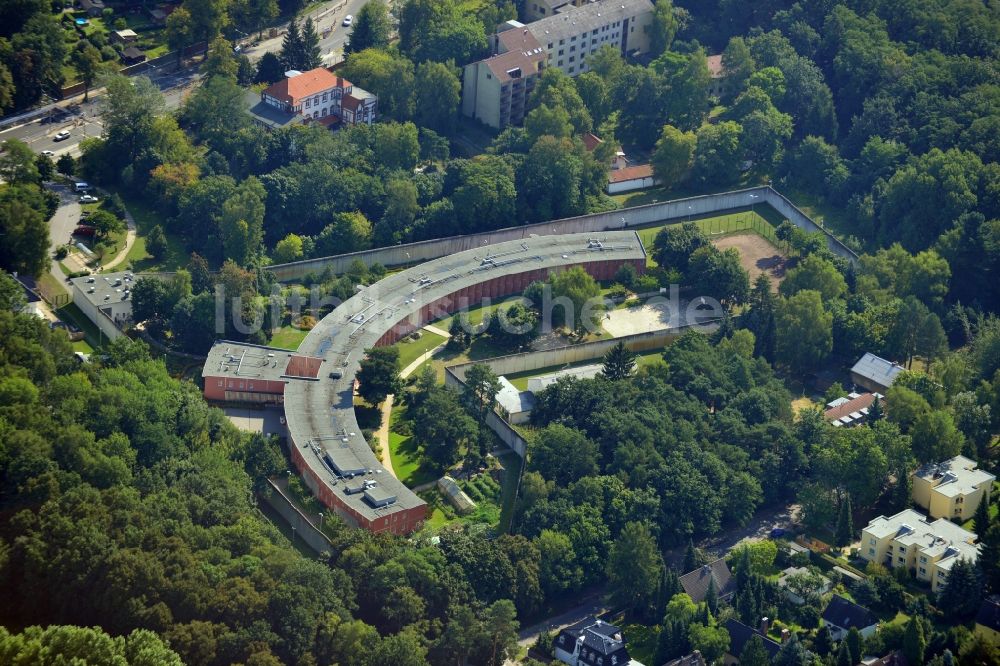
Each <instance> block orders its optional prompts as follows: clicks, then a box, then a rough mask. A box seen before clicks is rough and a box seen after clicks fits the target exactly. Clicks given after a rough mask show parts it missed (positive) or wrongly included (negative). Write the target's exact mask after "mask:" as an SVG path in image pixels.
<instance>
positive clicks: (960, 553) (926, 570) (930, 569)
mask: <svg viewBox="0 0 1000 666" xmlns="http://www.w3.org/2000/svg"><path fill="white" fill-rule="evenodd" d="M859 555H861V557H863V558H864V559H866V560H868V561H869V562H877V563H878V564H882V565H884V566H886V567H889V568H892V569H896V568H905V569H907V570H910V571H912V572H913V573H914V575H915V576H916V578H917V580H921V581H923V582H925V583H928V584H929V585H930V586H931V589H932V590H933V591H935V592H936V591H937V590H938V589H939V588H940V587H941V586H942V585H944V584H945V583H946V582H947V580H948V574H949V573H950V572H951V568H952V566H954V564H955V563H956V562H958V561H959V560H963V559H964V560H968V561H970V562H975V561H976V558H977V557H978V555H979V547H978V546H977V545H976V535H975V534H974V533H973V532H969V531H968V530H965V529H962V528H961V527H959V526H958V525H956V524H954V523H952V522H951V521H950V520H948V519H946V518H939V519H938V520H935V521H934V522H928V520H927V518H926V517H925V516H924V515H923V514H921V513H918V512H917V511H914V510H913V509H906V510H905V511H900V512H899V513H897V514H896V515H894V516H889V517H886V516H879V517H878V518H875V519H874V520H872V521H871V522H870V523H868V526H867V527H865V528H864V529H863V530H862V531H861V548H860V551H859Z"/></svg>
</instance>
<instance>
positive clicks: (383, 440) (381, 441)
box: [376, 324, 451, 485]
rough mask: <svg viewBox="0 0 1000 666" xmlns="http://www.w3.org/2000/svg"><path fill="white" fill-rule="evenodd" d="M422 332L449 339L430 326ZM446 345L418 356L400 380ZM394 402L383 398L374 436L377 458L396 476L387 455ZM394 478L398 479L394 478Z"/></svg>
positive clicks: (392, 397) (407, 367)
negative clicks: (380, 420)
mask: <svg viewBox="0 0 1000 666" xmlns="http://www.w3.org/2000/svg"><path fill="white" fill-rule="evenodd" d="M424 330H425V331H430V332H431V333H437V334H438V335H443V336H444V337H446V338H450V337H451V334H450V333H448V332H447V331H442V330H441V329H440V328H437V327H435V326H431V325H430V324H428V325H427V326H424ZM446 344H447V342H442V343H441V344H439V345H438V346H437V347H435V348H434V349H431V350H430V351H426V352H424V353H423V354H421V355H420V356H418V357H417V358H416V360H414V361H413V362H412V363H410V364H409V365H408V366H406V367H405V368H403V370H402V372H400V373H399V376H400V378H401V379H406V378H407V377H409V376H410V375H412V374H413V373H414V372H416V371H417V368H419V367H420V366H421V365H423V364H424V363H426V362H427V360H428V359H430V358H431V357H432V356H434V355H435V354H437V353H438V352H440V351H441V350H442V349H444V347H445V345H446ZM394 400H395V396H392V395H387V396H386V397H385V401H383V402H382V414H381V418H382V425H381V426H379V429H378V432H377V433H376V435H377V436H378V446H379V450H380V451H381V452H382V453H381V455H380V456H379V457H380V458H381V460H382V466H383V467H385V469H386V470H387V471H388V472H389V474H392V475H393V476H396V470H394V469H393V468H392V457H391V456H390V455H389V421H390V420H391V419H392V403H393V401H394ZM396 478H399V477H398V476H396ZM425 485H426V484H425Z"/></svg>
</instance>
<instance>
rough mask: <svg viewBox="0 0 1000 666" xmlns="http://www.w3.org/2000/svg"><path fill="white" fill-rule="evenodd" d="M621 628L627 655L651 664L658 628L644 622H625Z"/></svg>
mask: <svg viewBox="0 0 1000 666" xmlns="http://www.w3.org/2000/svg"><path fill="white" fill-rule="evenodd" d="M621 630H622V635H623V636H624V637H625V640H627V641H628V653H629V656H631V657H632V658H633V659H635V660H636V661H640V662H642V663H644V664H652V663H653V656H654V655H655V654H656V638H657V636H658V635H659V633H660V632H659V630H658V629H657V628H656V627H647V626H646V625H644V624H626V625H624V626H622V627H621Z"/></svg>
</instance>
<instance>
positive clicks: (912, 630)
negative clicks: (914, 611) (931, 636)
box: [903, 617, 927, 664]
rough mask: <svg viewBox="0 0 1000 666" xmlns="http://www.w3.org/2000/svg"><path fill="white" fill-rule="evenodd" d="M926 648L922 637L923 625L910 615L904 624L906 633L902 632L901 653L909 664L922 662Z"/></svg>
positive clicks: (925, 642)
mask: <svg viewBox="0 0 1000 666" xmlns="http://www.w3.org/2000/svg"><path fill="white" fill-rule="evenodd" d="M926 649H927V640H926V639H925V638H924V627H923V625H921V623H920V619H919V618H916V617H911V618H910V621H909V622H908V623H907V624H906V633H905V634H903V655H904V656H905V657H906V661H907V663H909V664H922V663H924V651H925V650H926Z"/></svg>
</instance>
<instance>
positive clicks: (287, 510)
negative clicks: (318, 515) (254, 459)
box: [259, 479, 333, 553]
mask: <svg viewBox="0 0 1000 666" xmlns="http://www.w3.org/2000/svg"><path fill="white" fill-rule="evenodd" d="M259 496H260V498H261V499H262V500H264V502H266V503H267V505H268V506H269V507H271V508H272V509H274V510H275V511H276V512H278V515H280V516H281V517H282V518H284V519H285V522H287V523H288V524H289V525H291V526H292V528H293V529H294V530H295V538H297V539H302V540H303V541H305V542H306V545H307V546H309V547H310V548H312V549H313V550H314V551H316V552H317V553H323V552H331V551H332V550H333V546H332V545H331V544H330V540H329V539H327V538H326V537H325V536H324V535H323V533H322V532H320V531H319V529H317V528H316V526H315V525H313V524H312V523H311V522H309V519H308V518H306V516H305V514H304V513H302V511H300V510H299V509H298V507H296V506H295V504H293V503H292V500H291V499H289V498H288V497H287V496H285V494H284V492H282V490H281V488H280V487H279V486H278V485H277V484H276V483H275V482H274V481H272V480H271V479H268V480H267V487H266V488H264V490H263V491H262V492H261V493H260V495H259Z"/></svg>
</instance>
